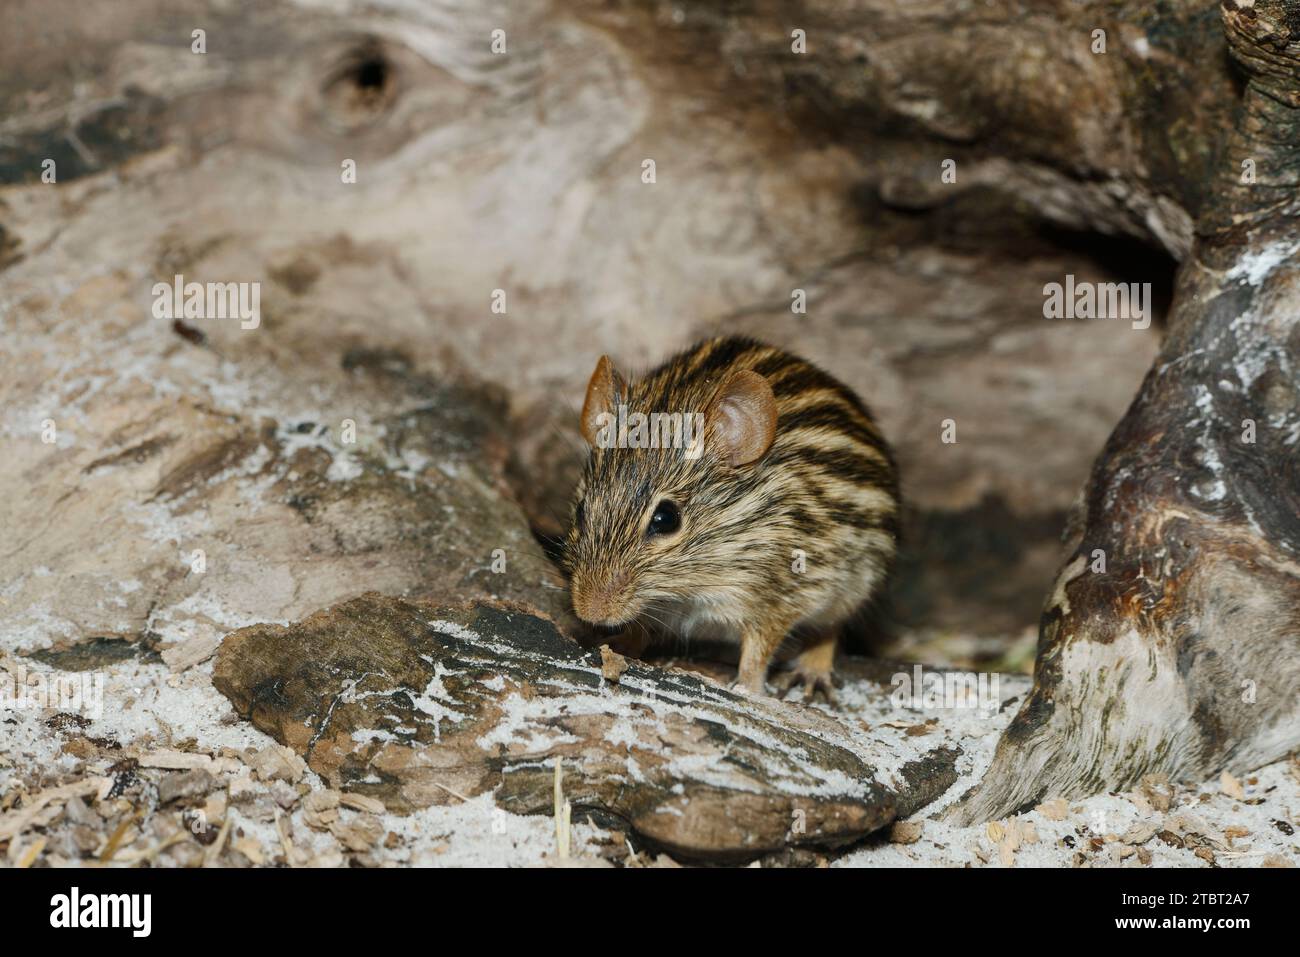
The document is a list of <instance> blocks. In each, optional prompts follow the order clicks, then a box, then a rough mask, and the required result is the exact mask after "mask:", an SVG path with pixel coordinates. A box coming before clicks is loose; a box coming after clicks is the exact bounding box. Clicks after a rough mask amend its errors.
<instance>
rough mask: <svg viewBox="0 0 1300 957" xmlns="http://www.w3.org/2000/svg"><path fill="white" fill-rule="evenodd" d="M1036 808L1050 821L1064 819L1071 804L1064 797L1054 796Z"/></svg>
mask: <svg viewBox="0 0 1300 957" xmlns="http://www.w3.org/2000/svg"><path fill="white" fill-rule="evenodd" d="M1034 810H1035V811H1037V812H1038V813H1039V814H1041V815H1043V817H1045V818H1047V819H1048V820H1049V821H1064V820H1065V817H1066V815H1067V814H1068V813H1069V811H1070V805H1069V802H1067V801H1066V800H1065V799H1064V798H1053V799H1052V800H1050V801H1044V802H1043V803H1042V804H1040V805H1038V807H1036V808H1034Z"/></svg>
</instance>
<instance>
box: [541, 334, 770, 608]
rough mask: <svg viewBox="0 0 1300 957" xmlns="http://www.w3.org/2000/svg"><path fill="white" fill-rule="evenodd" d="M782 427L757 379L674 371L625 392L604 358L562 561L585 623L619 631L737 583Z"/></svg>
mask: <svg viewBox="0 0 1300 957" xmlns="http://www.w3.org/2000/svg"><path fill="white" fill-rule="evenodd" d="M776 419H777V410H776V400H775V398H774V396H773V394H772V387H771V385H770V384H769V383H768V381H767V380H766V379H765V378H764V377H763V376H761V375H759V374H758V373H756V372H753V371H750V370H737V371H732V372H730V373H724V374H722V375H721V377H718V378H714V379H712V380H706V381H691V380H690V379H689V377H687V376H685V375H684V374H681V372H680V370H674V369H673V368H672V367H671V366H669V367H665V369H663V370H660V372H658V373H654V374H652V375H651V376H649V377H648V378H647V379H645V380H642V381H641V382H638V383H634V384H632V385H629V384H628V383H627V381H626V380H624V379H623V377H622V376H620V375H619V374H618V371H617V370H616V369H615V368H614V365H613V363H612V362H610V360H609V357H608V356H602V357H601V359H600V361H599V362H598V363H597V364H596V371H595V372H593V373H592V376H591V381H590V382H589V383H588V385H587V398H586V401H585V402H584V403H583V406H582V416H581V421H580V425H581V429H582V434H583V437H584V438H585V439H586V440H587V443H588V445H589V446H590V447H591V454H590V457H589V458H588V461H587V467H586V469H585V471H584V473H583V476H582V479H581V481H580V482H579V484H578V490H577V495H576V496H575V499H574V508H573V516H572V524H571V527H570V529H569V532H568V534H567V536H566V537H565V540H564V549H563V553H564V565H565V569H566V571H567V572H568V573H569V580H570V590H571V593H572V596H573V608H574V611H575V612H576V613H577V615H578V617H579V618H581V619H583V620H584V621H586V622H589V623H592V624H597V625H605V626H617V625H622V624H626V623H628V622H630V621H632V620H633V619H634V618H637V617H638V616H640V615H641V614H642V613H647V614H648V615H651V616H652V615H653V606H654V604H655V603H656V602H662V601H670V600H674V599H685V598H691V597H700V596H702V595H704V594H706V593H707V591H708V589H709V588H711V587H715V586H725V584H726V583H727V582H728V581H733V580H734V578H735V576H736V573H737V563H738V562H740V561H743V554H742V551H743V549H740V548H738V540H739V539H743V538H744V535H745V532H746V530H747V529H748V528H749V526H751V525H752V522H753V517H754V516H753V511H754V508H755V495H754V494H750V493H753V492H754V491H755V488H756V486H757V485H758V484H759V483H760V477H759V470H758V469H756V468H755V466H756V465H757V463H758V462H759V461H760V460H761V459H762V458H763V456H764V455H765V454H766V452H767V450H768V449H769V448H770V447H771V445H772V441H773V439H774V438H775V436H776ZM759 498H760V499H761V496H759Z"/></svg>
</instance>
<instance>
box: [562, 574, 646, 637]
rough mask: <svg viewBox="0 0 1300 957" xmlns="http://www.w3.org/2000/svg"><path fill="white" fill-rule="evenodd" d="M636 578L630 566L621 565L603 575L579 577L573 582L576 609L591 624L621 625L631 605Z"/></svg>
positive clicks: (580, 616) (574, 606)
mask: <svg viewBox="0 0 1300 957" xmlns="http://www.w3.org/2000/svg"><path fill="white" fill-rule="evenodd" d="M631 580H632V576H631V574H630V573H629V572H628V571H627V570H626V569H617V570H614V571H611V572H610V573H609V574H607V575H604V576H601V577H600V578H585V579H578V578H575V579H574V582H573V587H572V592H573V610H574V612H576V613H577V615H578V617H579V618H581V619H582V620H583V621H585V622H587V623H588V624H590V625H618V624H622V622H623V620H624V619H623V611H624V609H625V608H626V606H627V595H626V594H625V592H626V590H627V586H628V583H629V582H630V581H631Z"/></svg>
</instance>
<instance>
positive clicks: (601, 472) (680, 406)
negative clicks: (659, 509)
mask: <svg viewBox="0 0 1300 957" xmlns="http://www.w3.org/2000/svg"><path fill="white" fill-rule="evenodd" d="M741 369H746V370H752V371H753V372H756V373H758V374H760V375H762V376H763V377H764V378H766V379H767V381H768V383H769V384H770V385H771V387H772V392H773V395H774V397H775V399H776V408H777V413H778V417H777V425H776V436H775V439H774V440H773V442H772V445H771V447H770V448H769V449H768V450H767V452H766V453H765V454H764V455H763V456H762V457H761V458H760V459H759V460H758V461H756V462H754V463H752V464H749V465H742V466H731V465H729V464H727V463H726V461H725V460H724V457H722V456H720V455H719V454H717V449H716V448H713V447H711V446H710V444H709V440H708V438H707V437H706V442H705V449H704V453H703V455H702V456H700V457H699V458H698V459H697V460H694V461H692V460H691V459H690V458H689V457H688V456H687V455H686V453H685V452H684V451H683V450H681V449H625V448H613V449H599V448H593V449H592V452H591V456H590V459H589V461H588V462H587V467H586V470H585V472H584V474H583V477H582V479H581V481H580V483H579V486H578V490H577V495H576V497H575V505H574V521H573V523H572V527H571V528H570V530H569V532H568V534H567V536H566V538H565V541H564V548H563V561H564V565H565V567H566V571H567V572H568V574H569V577H570V582H571V588H572V590H573V595H574V605H575V609H578V613H579V615H580V616H581V615H582V614H583V610H582V609H583V608H589V607H590V606H591V602H590V601H588V600H587V599H588V596H590V595H592V594H596V593H599V594H600V595H602V596H603V597H602V603H601V607H602V608H605V609H608V613H607V614H606V615H605V617H604V620H601V621H597V622H595V623H597V624H603V625H623V626H627V625H629V624H630V623H634V622H635V623H636V625H637V626H639V627H641V628H642V630H643V631H648V632H649V633H651V634H654V633H663V632H667V633H669V634H675V635H676V636H678V637H686V638H695V637H701V638H719V637H723V638H727V637H730V638H734V639H738V640H740V641H741V644H742V679H745V675H744V673H743V672H744V664H745V658H746V653H747V646H749V645H751V644H752V645H754V646H755V648H754V649H753V650H751V651H749V652H748V655H749V658H750V659H751V671H752V669H753V668H755V667H758V665H756V664H754V662H755V661H757V660H758V659H761V669H762V673H765V672H766V666H767V663H768V661H769V660H770V658H771V654H772V653H773V652H774V651H775V650H776V646H777V645H778V644H780V642H781V640H782V639H784V638H785V637H786V635H787V634H788V633H789V632H791V631H800V632H803V633H813V634H815V635H825V634H828V633H829V634H831V635H832V636H833V634H834V632H835V631H837V630H838V627H839V626H840V625H841V624H843V622H844V621H845V620H846V619H848V618H849V617H850V616H851V615H853V614H854V613H855V612H856V611H857V610H858V609H859V608H860V607H861V606H862V605H863V603H864V602H866V601H867V600H868V599H869V598H870V597H871V596H872V594H873V593H874V592H875V591H876V590H877V589H878V588H879V586H880V585H881V583H882V581H883V580H884V578H885V576H886V574H887V572H888V569H889V567H890V564H891V562H892V559H893V557H894V554H895V551H896V548H897V540H898V519H899V500H898V478H897V470H896V468H895V465H894V460H893V456H892V454H891V452H890V450H889V447H888V445H887V444H886V443H885V440H884V438H883V437H882V436H881V434H880V431H879V429H878V428H877V427H876V425H875V422H874V421H873V420H872V418H871V414H870V413H869V412H868V410H867V409H866V407H865V406H864V405H863V404H862V402H861V401H860V400H859V399H858V398H857V396H855V395H854V394H853V393H852V392H851V391H850V390H849V389H848V388H847V387H846V386H844V385H843V384H842V383H840V382H838V381H837V380H836V379H834V378H832V377H831V376H830V375H828V374H827V373H825V372H823V371H822V370H821V369H818V368H817V367H816V366H814V365H812V364H810V363H808V362H805V361H804V360H802V359H799V358H797V357H796V356H793V355H790V354H789V353H787V352H784V351H782V350H779V349H776V348H774V347H772V346H768V345H764V344H763V343H760V342H756V341H754V340H752V339H747V338H740V337H728V338H717V339H709V340H706V341H704V342H701V343H699V344H697V345H695V346H694V347H692V348H690V349H687V350H686V351H684V352H682V353H680V354H678V355H676V356H674V357H673V358H671V359H669V360H668V361H667V362H665V363H664V364H663V365H661V366H659V367H658V368H657V369H655V370H654V371H652V372H650V373H649V374H647V375H646V376H644V377H642V378H641V379H639V380H637V381H635V382H633V383H631V384H630V385H627V384H625V383H622V380H619V386H618V387H619V389H620V392H619V395H618V398H619V401H622V402H624V403H626V405H627V406H628V407H629V409H630V410H631V411H638V412H644V413H647V414H649V413H651V412H660V413H672V412H695V411H699V412H703V411H705V410H706V409H708V407H709V404H710V402H711V400H713V398H714V397H715V395H716V394H717V392H718V390H719V388H720V386H721V384H722V382H723V381H724V379H725V378H726V377H727V376H728V375H729V374H731V373H733V372H735V371H737V370H741ZM665 499H667V500H670V501H672V502H674V503H675V504H676V505H677V506H678V508H679V510H680V514H681V529H680V531H678V532H677V533H676V534H674V535H670V536H647V526H648V523H649V521H650V516H651V514H652V513H653V511H654V509H655V506H656V504H657V503H659V502H660V501H662V500H665ZM796 550H802V551H803V552H804V553H806V568H805V570H803V571H802V572H796V571H795V570H794V568H793V566H794V563H795V552H796ZM818 640H820V639H818ZM832 640H833V638H832ZM759 646H761V647H759ZM831 650H832V654H833V646H832V649H831ZM745 683H746V684H749V685H751V686H752V685H753V684H755V679H754V677H753V675H752V674H751V675H750V676H749V678H748V680H746V682H745ZM761 683H762V677H761V674H760V676H759V677H758V679H757V684H758V685H759V686H760V687H761Z"/></svg>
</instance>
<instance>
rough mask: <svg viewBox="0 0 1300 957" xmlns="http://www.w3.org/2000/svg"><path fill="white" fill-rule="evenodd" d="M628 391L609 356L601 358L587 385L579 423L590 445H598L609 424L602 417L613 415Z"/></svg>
mask: <svg viewBox="0 0 1300 957" xmlns="http://www.w3.org/2000/svg"><path fill="white" fill-rule="evenodd" d="M626 391H627V384H626V383H625V382H624V381H623V377H622V376H621V375H619V374H618V370H617V369H615V368H614V363H612V362H610V361H609V356H601V357H600V361H599V362H597V363H596V371H595V372H593V373H592V374H591V381H590V382H588V383H587V398H586V400H585V401H584V402H583V403H582V418H581V419H580V420H579V422H578V425H579V427H580V428H581V429H582V437H583V438H584V439H586V440H587V444H588V445H592V446H594V445H595V444H596V436H597V434H598V433H599V432H600V430H601V428H602V427H604V426H606V425H608V423H609V420H607V419H606V420H604V421H602V420H601V416H605V415H613V414H614V405H615V404H616V403H617V402H618V398H619V396H620V395H622V394H623V393H625V392H626Z"/></svg>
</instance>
